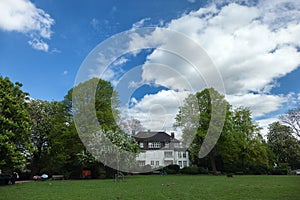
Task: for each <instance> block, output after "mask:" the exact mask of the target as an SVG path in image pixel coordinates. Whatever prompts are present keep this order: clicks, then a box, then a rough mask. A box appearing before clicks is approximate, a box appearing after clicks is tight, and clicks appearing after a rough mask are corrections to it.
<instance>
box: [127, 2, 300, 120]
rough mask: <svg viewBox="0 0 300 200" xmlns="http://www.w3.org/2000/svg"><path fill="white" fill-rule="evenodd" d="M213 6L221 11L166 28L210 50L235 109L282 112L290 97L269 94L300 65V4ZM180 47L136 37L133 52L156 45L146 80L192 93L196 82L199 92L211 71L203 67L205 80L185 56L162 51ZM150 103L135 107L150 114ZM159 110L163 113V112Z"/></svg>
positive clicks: (158, 37)
mask: <svg viewBox="0 0 300 200" xmlns="http://www.w3.org/2000/svg"><path fill="white" fill-rule="evenodd" d="M214 2H216V4H217V5H218V6H216V4H214V3H212V4H211V5H210V6H208V7H206V8H200V9H199V10H197V11H193V12H190V13H188V14H184V15H183V16H181V17H180V18H178V19H174V20H172V21H171V22H170V23H168V24H167V28H169V29H171V30H175V31H178V32H180V33H183V34H185V35H186V36H188V37H189V38H191V39H192V40H193V41H195V42H197V43H198V44H199V45H200V46H202V47H203V48H204V49H205V50H206V52H207V53H208V55H209V56H210V57H211V59H212V60H213V62H214V63H215V65H216V68H217V69H218V71H219V73H220V75H221V76H222V78H223V81H224V85H225V88H226V93H227V95H226V98H227V99H228V100H229V102H230V103H231V104H233V105H234V106H246V107H249V108H250V109H251V111H252V113H253V115H254V116H255V117H258V116H264V115H265V114H267V113H271V112H274V111H277V110H279V109H280V108H282V106H283V105H284V104H285V103H286V102H287V101H289V98H288V97H287V96H283V95H275V94H270V91H271V89H272V88H273V87H276V86H278V83H277V80H278V79H279V78H280V77H283V76H285V75H287V74H288V73H290V72H292V71H293V70H295V69H297V68H298V67H299V65H300V52H299V51H298V48H299V46H300V39H299V38H300V23H299V22H300V12H299V11H300V2H299V1H296V0H276V1H259V2H258V3H257V4H255V3H253V2H251V1H242V0H236V1H234V0H233V1H222V2H223V3H221V1H214ZM232 2H235V3H232ZM220 5H222V6H220ZM158 41H160V42H158ZM181 42H182V41H180V40H174V38H167V37H165V35H164V34H163V33H162V32H160V31H159V30H155V31H154V32H153V33H152V35H149V34H148V35H145V36H141V35H134V34H133V35H132V41H131V42H130V45H129V46H130V49H135V48H136V49H139V48H143V47H145V46H150V44H151V45H152V46H155V45H157V49H155V50H154V51H153V53H152V54H151V55H149V56H148V57H147V62H146V63H145V64H144V65H143V74H142V77H143V81H145V82H154V83H155V84H158V85H163V86H165V87H168V88H170V89H173V90H174V91H177V90H183V89H190V88H189V85H195V84H197V83H198V88H194V89H197V90H201V89H203V87H205V86H206V85H207V82H206V80H207V79H209V78H207V77H206V75H207V73H206V72H207V71H209V70H210V69H209V68H205V66H208V65H202V66H203V69H202V70H203V71H202V73H201V75H202V76H203V77H202V79H201V78H199V77H197V76H196V75H195V74H196V73H195V71H193V68H192V67H191V65H190V63H188V62H186V60H184V57H180V55H174V54H172V53H170V52H166V51H163V50H162V49H164V47H165V46H168V45H172V44H174V45H177V46H180V45H181V44H182V43H181ZM186 51H187V52H188V53H189V54H191V57H193V58H194V57H197V55H198V57H199V52H193V51H190V50H189V49H188V47H187V48H186ZM198 60H200V59H199V58H198ZM194 82H195V83H194ZM152 97H153V96H152ZM148 98H149V97H147V98H145V99H143V100H142V101H141V102H139V103H137V104H136V106H138V107H134V108H136V109H137V108H138V110H139V111H141V110H143V109H149V108H150V107H151V106H150V104H146V103H145V102H150V101H146V100H147V99H148ZM153 98H154V97H153ZM155 98H156V101H157V104H159V102H164V99H165V97H164V96H160V95H156V96H155ZM159 98H161V99H159ZM144 106H145V107H144ZM149 106H150V107H149ZM134 108H133V109H134ZM156 109H157V110H159V107H157V108H155V109H154V110H156ZM136 111H137V110H136ZM143 111H145V110H143ZM141 113H142V114H141V115H143V114H144V113H143V112H141ZM165 113H168V112H165ZM170 113H173V117H171V115H168V118H169V119H170V121H171V119H173V118H174V116H175V114H174V113H175V112H170ZM136 114H138V112H136ZM164 116H165V115H164ZM145 118H146V116H144V119H145ZM158 119H160V118H159V117H158ZM160 120H161V121H163V119H160ZM142 121H143V122H144V123H146V124H147V123H148V122H147V121H146V120H142Z"/></svg>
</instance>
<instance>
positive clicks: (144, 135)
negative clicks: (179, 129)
mask: <svg viewBox="0 0 300 200" xmlns="http://www.w3.org/2000/svg"><path fill="white" fill-rule="evenodd" d="M133 137H134V138H135V139H136V140H137V141H149V142H151V141H152V142H153V141H156V142H175V143H176V142H179V140H177V139H175V138H172V136H170V135H169V134H167V133H166V132H162V131H158V132H153V131H145V132H139V133H137V134H136V135H134V136H133Z"/></svg>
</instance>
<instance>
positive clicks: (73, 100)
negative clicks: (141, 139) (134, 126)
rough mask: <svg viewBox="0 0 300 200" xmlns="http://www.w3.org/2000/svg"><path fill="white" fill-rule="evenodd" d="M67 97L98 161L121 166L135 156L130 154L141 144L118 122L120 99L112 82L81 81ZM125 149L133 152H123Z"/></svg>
mask: <svg viewBox="0 0 300 200" xmlns="http://www.w3.org/2000/svg"><path fill="white" fill-rule="evenodd" d="M64 101H65V104H66V105H67V108H68V109H69V111H70V113H71V115H72V116H73V118H74V122H75V123H76V128H77V130H78V133H79V136H80V139H81V140H82V141H83V143H84V145H85V148H86V149H87V150H88V151H89V152H90V153H91V154H92V155H93V156H95V157H96V158H97V159H98V161H101V162H102V163H103V164H104V165H105V166H114V167H117V168H119V166H120V165H126V164H128V163H131V162H132V161H133V160H134V158H133V157H131V156H130V155H129V154H130V152H132V153H133V154H134V153H137V151H138V145H137V143H136V142H135V140H134V139H132V138H130V137H129V135H128V134H125V133H124V132H123V131H122V130H121V129H120V128H119V126H118V123H119V121H120V116H119V110H118V107H119V100H118V98H117V93H116V92H115V91H114V89H113V87H112V86H111V84H110V83H109V82H107V81H104V80H101V79H97V78H93V79H90V80H88V81H86V82H83V83H80V84H79V85H78V86H76V87H74V88H73V89H71V90H70V91H69V92H68V95H67V96H66V97H65V100H64ZM71 105H72V107H71ZM94 116H95V117H94ZM122 151H123V152H124V151H127V152H129V153H128V155H123V154H122V153H121V152H122ZM128 159H129V160H130V161H129V160H128Z"/></svg>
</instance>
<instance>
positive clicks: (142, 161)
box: [138, 160, 146, 167]
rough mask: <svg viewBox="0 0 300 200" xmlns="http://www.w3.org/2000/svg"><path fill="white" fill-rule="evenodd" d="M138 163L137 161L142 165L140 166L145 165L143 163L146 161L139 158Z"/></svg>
mask: <svg viewBox="0 0 300 200" xmlns="http://www.w3.org/2000/svg"><path fill="white" fill-rule="evenodd" d="M138 163H139V166H141V167H142V166H145V163H146V162H145V161H144V160H139V162H138Z"/></svg>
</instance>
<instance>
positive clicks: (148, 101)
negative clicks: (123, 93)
mask: <svg viewBox="0 0 300 200" xmlns="http://www.w3.org/2000/svg"><path fill="white" fill-rule="evenodd" d="M188 94H189V92H175V91H172V90H162V91H160V92H158V93H157V94H149V95H145V96H144V97H143V98H142V99H141V100H140V101H137V100H136V99H135V98H132V99H131V100H132V103H134V106H133V107H130V108H123V112H122V114H123V115H124V116H125V117H128V118H135V119H138V120H140V121H141V123H142V124H143V126H144V127H145V128H146V129H151V130H167V131H171V130H173V124H174V122H175V119H174V116H176V114H177V112H178V107H179V106H181V105H182V104H183V100H184V99H185V97H187V95H188Z"/></svg>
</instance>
